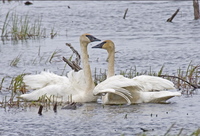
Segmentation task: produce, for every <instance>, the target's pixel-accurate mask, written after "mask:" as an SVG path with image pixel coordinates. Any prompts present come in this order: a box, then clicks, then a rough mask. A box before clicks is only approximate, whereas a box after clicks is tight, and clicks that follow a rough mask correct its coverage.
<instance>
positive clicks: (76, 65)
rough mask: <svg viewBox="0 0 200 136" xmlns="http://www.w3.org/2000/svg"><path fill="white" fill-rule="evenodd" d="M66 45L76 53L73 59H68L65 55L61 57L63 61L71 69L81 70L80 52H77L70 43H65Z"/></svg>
mask: <svg viewBox="0 0 200 136" xmlns="http://www.w3.org/2000/svg"><path fill="white" fill-rule="evenodd" d="M66 45H67V46H68V47H69V48H70V49H71V50H72V51H73V53H75V54H76V58H75V61H70V60H68V59H66V58H65V57H63V61H65V62H66V63H67V64H68V65H69V66H70V67H71V69H73V70H75V71H79V70H81V69H82V68H81V67H80V62H81V56H80V54H79V53H78V51H77V50H75V49H74V47H72V46H71V44H70V43H66Z"/></svg>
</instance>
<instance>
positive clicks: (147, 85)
mask: <svg viewBox="0 0 200 136" xmlns="http://www.w3.org/2000/svg"><path fill="white" fill-rule="evenodd" d="M133 81H134V82H137V83H138V84H140V85H141V86H143V89H142V90H143V91H148V92H150V91H162V90H175V89H176V88H175V87H174V84H173V83H172V82H171V81H169V80H167V79H163V78H161V77H156V76H148V75H141V76H136V77H134V78H133Z"/></svg>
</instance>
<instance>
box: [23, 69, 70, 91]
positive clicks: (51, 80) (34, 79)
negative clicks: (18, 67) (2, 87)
mask: <svg viewBox="0 0 200 136" xmlns="http://www.w3.org/2000/svg"><path fill="white" fill-rule="evenodd" d="M23 82H24V83H25V85H26V87H27V88H28V89H40V88H43V87H45V86H47V85H52V84H57V83H65V82H69V81H68V78H67V77H65V76H59V75H56V74H54V73H52V72H49V71H42V72H41V73H40V74H36V75H25V76H24V78H23Z"/></svg>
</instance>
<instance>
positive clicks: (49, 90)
mask: <svg viewBox="0 0 200 136" xmlns="http://www.w3.org/2000/svg"><path fill="white" fill-rule="evenodd" d="M71 90H72V89H71V87H70V85H69V84H64V85H63V84H54V85H48V86H45V87H43V88H41V89H38V90H34V91H32V92H31V93H27V94H22V95H20V96H19V98H21V99H24V100H27V101H37V100H39V98H41V97H42V96H44V95H45V96H46V97H48V98H50V97H52V96H55V97H56V98H63V99H64V98H68V96H69V95H70V94H71V93H73V91H71Z"/></svg>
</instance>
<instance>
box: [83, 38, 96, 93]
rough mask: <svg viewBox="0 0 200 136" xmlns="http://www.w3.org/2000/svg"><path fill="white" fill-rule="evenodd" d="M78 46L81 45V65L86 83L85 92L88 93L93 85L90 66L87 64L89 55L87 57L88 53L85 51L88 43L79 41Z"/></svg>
mask: <svg viewBox="0 0 200 136" xmlns="http://www.w3.org/2000/svg"><path fill="white" fill-rule="evenodd" d="M80 44H81V61H82V64H83V71H84V75H85V81H86V85H87V90H88V91H90V89H93V88H94V86H95V85H94V82H93V80H92V73H91V69H90V64H89V55H88V51H87V44H88V43H84V42H81V41H80Z"/></svg>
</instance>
